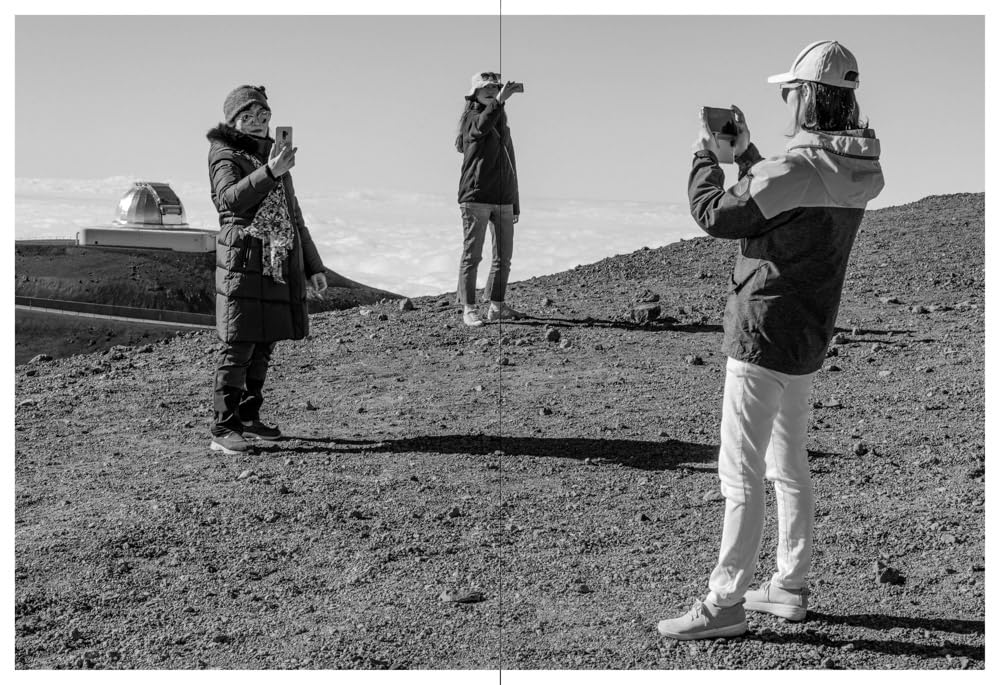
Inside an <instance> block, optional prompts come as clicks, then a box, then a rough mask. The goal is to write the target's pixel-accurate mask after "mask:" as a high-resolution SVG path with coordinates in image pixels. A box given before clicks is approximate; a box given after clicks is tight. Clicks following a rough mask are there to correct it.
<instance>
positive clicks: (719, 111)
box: [705, 107, 737, 164]
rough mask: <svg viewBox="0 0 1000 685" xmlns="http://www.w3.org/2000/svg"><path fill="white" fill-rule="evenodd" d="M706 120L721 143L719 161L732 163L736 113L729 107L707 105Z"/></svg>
mask: <svg viewBox="0 0 1000 685" xmlns="http://www.w3.org/2000/svg"><path fill="white" fill-rule="evenodd" d="M705 120H706V121H707V122H708V130H709V131H711V132H712V134H713V135H714V136H715V142H716V143H718V145H719V162H720V163H722V164H732V163H733V161H734V154H733V150H734V148H735V147H736V134H737V129H736V115H735V113H734V112H733V110H732V109H731V108H729V107H705Z"/></svg>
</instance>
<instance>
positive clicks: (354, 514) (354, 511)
mask: <svg viewBox="0 0 1000 685" xmlns="http://www.w3.org/2000/svg"><path fill="white" fill-rule="evenodd" d="M347 518H350V519H357V520H359V521H360V520H364V518H365V515H364V514H362V513H361V511H360V510H358V509H352V510H351V513H350V514H348V515H347Z"/></svg>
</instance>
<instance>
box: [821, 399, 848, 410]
mask: <svg viewBox="0 0 1000 685" xmlns="http://www.w3.org/2000/svg"><path fill="white" fill-rule="evenodd" d="M823 406H824V407H825V408H827V409H840V408H841V407H843V406H844V405H843V404H841V403H840V400H838V399H837V398H836V397H831V398H830V399H828V400H827V401H826V402H824V403H823Z"/></svg>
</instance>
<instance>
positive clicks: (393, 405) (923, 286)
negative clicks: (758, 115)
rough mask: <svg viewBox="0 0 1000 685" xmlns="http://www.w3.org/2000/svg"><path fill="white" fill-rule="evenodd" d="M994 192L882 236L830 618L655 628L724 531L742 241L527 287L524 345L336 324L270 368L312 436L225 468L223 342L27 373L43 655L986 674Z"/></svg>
mask: <svg viewBox="0 0 1000 685" xmlns="http://www.w3.org/2000/svg"><path fill="white" fill-rule="evenodd" d="M984 203H985V200H984V196H983V195H981V194H978V195H957V196H944V197H931V198H926V199H924V200H922V201H920V202H917V203H913V204H910V205H905V206H902V207H894V208H889V209H885V210H879V211H874V212H870V213H869V214H868V215H867V217H866V219H865V223H864V225H863V227H862V231H861V234H860V236H859V240H858V244H857V246H856V248H855V251H854V256H853V258H852V264H851V268H850V271H849V278H848V282H847V285H846V288H845V294H844V301H843V305H842V308H841V315H840V319H839V329H840V330H839V334H838V338H837V339H836V341H835V343H834V345H833V347H832V348H831V356H830V357H829V359H828V363H827V364H826V365H825V367H824V370H823V371H822V372H821V373H820V374H819V375H818V377H817V381H816V385H815V392H814V400H815V404H816V408H815V409H814V412H813V418H812V422H813V423H812V426H811V430H810V439H809V449H810V453H811V462H812V469H813V474H814V480H815V484H816V487H817V536H816V551H815V560H814V569H813V574H812V581H811V582H812V588H813V596H812V599H811V602H812V604H811V607H810V608H811V611H810V614H809V616H808V618H807V620H806V621H805V622H803V623H798V624H793V623H785V622H782V621H780V620H778V619H774V618H772V617H760V616H752V617H751V631H750V633H748V634H747V635H746V636H744V637H742V638H738V639H733V640H728V641H716V642H709V643H698V644H685V643H677V642H674V641H671V640H665V639H661V638H659V637H658V636H657V634H656V631H655V624H656V622H657V621H658V620H660V619H662V618H665V617H668V616H673V615H676V614H677V613H679V612H680V611H683V610H685V609H686V608H687V607H688V606H689V605H690V601H691V600H692V599H694V598H695V597H700V596H702V595H703V594H704V592H705V583H706V581H707V576H708V572H709V570H710V569H711V567H712V565H713V563H714V561H715V556H716V554H717V544H718V538H719V533H720V528H721V522H722V510H723V503H722V502H721V501H720V500H719V496H718V494H717V493H718V480H717V476H716V474H715V468H714V460H715V455H716V451H717V449H718V439H717V431H718V422H719V406H720V402H721V396H722V379H723V373H724V369H723V364H724V358H723V357H722V355H720V354H719V352H718V351H717V350H718V347H719V343H720V341H721V314H722V308H723V304H724V301H725V292H726V284H727V282H728V278H729V271H730V268H731V265H732V260H733V255H734V251H735V246H734V244H733V243H726V242H723V241H713V240H710V239H707V238H704V239H695V240H690V241H684V242H682V243H679V244H675V245H670V246H667V247H664V248H661V249H656V250H643V251H639V252H637V253H634V254H631V255H620V256H617V257H612V258H609V259H606V260H603V261H601V262H599V263H597V264H591V265H586V266H582V267H578V268H577V269H575V270H572V271H569V272H565V273H561V274H555V275H551V276H546V277H542V278H535V279H531V280H529V281H525V282H521V283H516V284H512V286H511V292H510V298H509V299H510V301H511V302H512V303H513V304H515V305H519V306H521V307H522V308H524V309H526V310H528V311H529V312H532V313H533V314H535V315H537V318H534V319H531V320H528V321H525V322H523V323H516V324H504V325H503V326H500V325H490V326H486V327H484V328H482V329H479V330H469V329H466V328H464V327H463V326H462V325H461V323H460V320H459V318H458V313H457V311H456V310H455V309H454V307H453V305H452V304H451V302H453V299H454V298H453V295H444V296H441V297H439V298H420V299H417V300H415V304H416V309H415V310H413V311H400V310H399V308H398V307H396V306H395V305H394V304H384V305H378V306H374V307H365V308H354V309H349V310H344V311H332V312H325V313H322V314H317V315H316V316H314V317H313V321H314V330H313V333H314V334H313V336H312V338H311V339H309V340H307V341H303V342H301V343H285V344H281V345H279V348H278V351H277V353H276V363H275V366H274V369H273V371H272V373H271V376H270V378H269V387H270V394H269V396H268V402H267V404H266V405H265V411H266V412H267V418H270V419H272V420H274V421H277V422H278V423H279V424H280V425H281V426H282V428H283V429H284V430H285V431H286V433H288V434H289V435H290V436H291V437H290V439H288V440H286V441H284V442H279V443H274V444H261V445H260V446H259V447H257V449H256V450H255V451H254V452H253V453H252V454H247V455H245V456H239V457H221V456H219V455H217V454H213V453H211V452H209V451H208V450H207V445H208V434H207V425H208V420H209V410H210V407H209V396H210V392H211V375H212V370H213V362H214V360H213V354H214V352H215V350H216V349H217V347H218V345H217V342H216V340H215V339H214V337H213V336H212V335H211V334H210V333H193V334H191V333H188V334H183V335H181V336H178V337H177V338H174V339H172V340H169V341H163V342H159V343H156V344H153V345H151V346H150V347H133V348H122V347H119V348H115V349H113V350H111V351H109V352H107V353H105V354H90V355H80V356H75V357H71V358H68V359H62V360H56V361H54V362H50V363H44V364H30V365H25V366H21V367H18V368H17V370H16V374H15V375H16V381H15V383H16V385H15V392H16V399H15V402H16V405H17V408H16V417H15V439H16V466H15V472H16V504H15V525H16V537H15V551H16V567H15V582H16V586H15V602H16V603H15V629H16V644H15V660H16V664H17V666H18V667H19V668H496V667H498V666H500V665H502V666H503V667H504V668H542V669H551V668H640V669H661V668H671V669H673V668H699V669H701V668H847V669H859V668H866V669H867V668H893V669H903V668H921V669H946V668H983V666H984V660H985V619H984V616H985V607H984V583H985V580H984V573H985V557H984V537H985V535H984V479H985V475H984V474H985V471H984V463H985V452H984V435H983V431H984V394H985V387H984V385H985V383H984V349H983V345H984V336H985V328H984V301H985V290H984V254H983V252H984ZM515 257H516V255H515ZM654 296H658V302H655V303H652V302H647V303H646V305H647V306H646V307H645V308H643V307H640V308H639V309H640V310H642V311H640V312H638V315H639V317H640V318H642V317H647V318H648V317H650V316H652V317H653V319H652V320H651V321H650V322H648V323H644V324H637V323H635V322H634V321H633V320H632V318H631V313H632V312H633V310H634V308H635V307H636V303H637V302H639V301H640V300H647V301H648V300H653V299H654ZM654 305H658V308H659V311H658V312H657V311H656V310H655V308H654ZM651 309H652V311H650V310H651ZM553 331H555V333H553ZM765 530H766V532H765V540H764V545H763V547H762V551H761V565H760V570H759V572H758V576H759V578H760V579H761V580H763V579H765V578H766V577H767V576H768V575H769V573H770V569H771V567H772V566H773V546H774V542H775V541H774V514H773V507H772V509H771V510H769V520H768V524H767V526H766V529H765ZM456 600H462V601H456Z"/></svg>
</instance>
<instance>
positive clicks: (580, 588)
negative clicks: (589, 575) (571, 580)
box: [573, 583, 593, 595]
mask: <svg viewBox="0 0 1000 685" xmlns="http://www.w3.org/2000/svg"><path fill="white" fill-rule="evenodd" d="M573 590H574V591H576V592H578V593H579V594H581V595H589V594H590V593H591V592H593V590H591V589H590V586H589V585H587V584H586V583H576V584H574V585H573Z"/></svg>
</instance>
